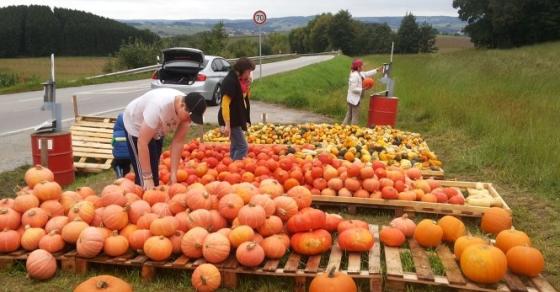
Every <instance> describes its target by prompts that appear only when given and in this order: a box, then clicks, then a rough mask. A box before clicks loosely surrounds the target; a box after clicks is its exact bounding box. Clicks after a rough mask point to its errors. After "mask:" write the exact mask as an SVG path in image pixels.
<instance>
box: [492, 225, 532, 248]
mask: <svg viewBox="0 0 560 292" xmlns="http://www.w3.org/2000/svg"><path fill="white" fill-rule="evenodd" d="M519 245H521V246H531V239H530V238H529V236H527V234H526V233H525V232H523V231H519V230H515V229H508V230H504V231H501V232H500V233H498V236H496V247H497V248H499V249H501V250H502V251H503V252H504V253H507V252H508V250H510V249H511V248H512V247H515V246H519Z"/></svg>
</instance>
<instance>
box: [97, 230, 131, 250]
mask: <svg viewBox="0 0 560 292" xmlns="http://www.w3.org/2000/svg"><path fill="white" fill-rule="evenodd" d="M103 251H104V252H105V254H107V255H108V256H111V257H118V256H121V255H123V254H125V253H126V252H127V251H128V239H127V238H126V237H124V236H122V235H119V233H118V232H117V231H116V230H115V231H113V234H112V235H111V236H109V237H107V238H106V239H105V243H104V245H103Z"/></svg>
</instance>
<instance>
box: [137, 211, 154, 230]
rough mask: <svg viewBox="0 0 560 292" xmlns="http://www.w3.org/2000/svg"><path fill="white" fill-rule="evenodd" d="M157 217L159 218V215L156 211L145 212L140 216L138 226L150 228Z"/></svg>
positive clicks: (139, 227)
mask: <svg viewBox="0 0 560 292" xmlns="http://www.w3.org/2000/svg"><path fill="white" fill-rule="evenodd" d="M157 218H159V216H158V215H156V214H154V213H145V214H144V215H142V216H140V218H139V219H138V221H137V222H136V226H138V229H150V226H151V225H152V222H154V220H156V219H157Z"/></svg>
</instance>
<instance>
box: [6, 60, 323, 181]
mask: <svg viewBox="0 0 560 292" xmlns="http://www.w3.org/2000/svg"><path fill="white" fill-rule="evenodd" d="M331 58H333V56H306V57H300V58H297V59H292V60H287V61H280V62H275V63H268V64H263V74H262V76H263V77H264V76H269V75H273V74H277V73H281V72H287V71H290V70H295V69H298V68H301V67H305V66H307V65H311V64H314V63H319V62H322V61H326V60H329V59H331ZM253 75H254V77H255V78H256V79H258V77H259V66H257V69H256V70H255V72H254V74H253ZM149 89H150V80H138V81H129V82H119V83H110V84H99V85H89V86H82V87H72V88H63V89H58V90H57V101H58V102H60V103H62V112H63V117H62V118H63V121H64V123H63V128H68V127H69V126H70V124H71V123H72V120H73V119H74V112H73V109H72V95H77V96H78V105H79V108H78V110H79V112H80V114H83V115H103V116H116V114H117V113H118V112H120V111H122V109H123V108H124V107H125V106H126V104H128V102H129V101H130V100H132V99H134V98H136V97H138V96H140V95H141V94H143V93H144V92H146V91H147V90H149ZM42 95H43V92H42V91H35V92H26V93H18V94H6V95H0V149H2V151H0V171H6V170H11V169H14V168H16V167H18V166H21V165H25V164H31V162H32V160H31V139H30V136H29V135H30V134H31V133H33V128H34V127H35V126H37V125H39V124H41V123H42V122H44V121H45V120H47V119H50V112H48V111H41V106H42V104H43V97H42ZM217 110H218V107H208V109H207V110H206V113H205V117H204V121H205V122H206V123H213V124H217ZM263 113H266V116H267V121H269V122H275V123H304V122H322V121H325V117H323V116H320V115H316V114H312V113H308V112H304V111H298V110H293V109H287V108H283V107H281V106H278V105H271V104H266V103H263V102H256V101H255V102H253V103H251V120H252V121H253V122H254V123H255V122H258V121H260V120H261V117H262V114H263Z"/></svg>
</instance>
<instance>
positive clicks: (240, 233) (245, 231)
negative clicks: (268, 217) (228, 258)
mask: <svg viewBox="0 0 560 292" xmlns="http://www.w3.org/2000/svg"><path fill="white" fill-rule="evenodd" d="M254 236H255V232H254V231H253V228H251V227H250V226H248V225H240V226H237V227H235V228H233V229H232V230H231V232H230V233H229V234H228V239H229V241H230V242H231V245H232V246H233V247H238V246H240V245H241V244H242V243H244V242H246V241H250V240H251V239H252V238H253V237H254Z"/></svg>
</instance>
